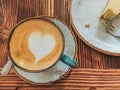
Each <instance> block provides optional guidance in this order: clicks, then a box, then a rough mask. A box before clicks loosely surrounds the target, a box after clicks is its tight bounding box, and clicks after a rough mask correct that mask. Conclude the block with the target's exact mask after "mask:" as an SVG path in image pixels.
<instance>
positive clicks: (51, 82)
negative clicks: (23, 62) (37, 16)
mask: <svg viewBox="0 0 120 90" xmlns="http://www.w3.org/2000/svg"><path fill="white" fill-rule="evenodd" d="M44 17H45V18H50V19H56V20H58V21H60V22H61V23H62V24H64V25H65V26H67V28H68V30H69V31H70V33H71V35H72V37H73V39H74V42H75V53H74V57H73V58H74V59H75V60H76V59H77V52H78V47H77V39H76V37H75V34H74V30H72V29H71V28H70V26H68V25H67V24H66V23H65V22H64V21H61V20H60V19H58V18H55V17H50V16H49V17H48V16H43V18H44ZM76 61H78V60H76ZM13 69H14V71H15V74H16V75H17V76H18V77H19V78H21V79H22V80H24V81H25V82H28V83H29V84H33V85H49V84H53V83H55V82H57V81H59V80H61V79H62V78H64V77H65V76H66V75H67V74H69V72H70V71H71V69H72V68H71V67H69V69H68V71H66V72H65V74H63V75H62V76H60V77H59V78H58V79H57V80H54V81H49V82H46V83H37V82H33V81H31V80H29V79H26V78H25V77H23V76H22V75H20V74H19V73H18V71H17V70H16V69H15V66H14V65H13Z"/></svg>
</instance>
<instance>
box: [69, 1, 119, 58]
mask: <svg viewBox="0 0 120 90" xmlns="http://www.w3.org/2000/svg"><path fill="white" fill-rule="evenodd" d="M108 1H109V0H72V5H71V15H72V19H73V23H74V27H75V28H76V30H75V31H76V33H77V34H78V36H79V37H80V38H81V39H82V40H83V41H84V42H85V43H86V44H87V45H89V46H91V47H92V48H94V49H96V50H98V51H100V52H103V53H106V54H109V55H115V56H120V38H116V37H114V36H112V35H110V34H108V33H107V32H106V30H105V27H104V26H103V25H101V24H100V23H99V18H100V16H101V14H102V12H103V10H104V8H105V6H106V4H107V2H108ZM86 24H90V27H88V28H87V27H85V25H86Z"/></svg>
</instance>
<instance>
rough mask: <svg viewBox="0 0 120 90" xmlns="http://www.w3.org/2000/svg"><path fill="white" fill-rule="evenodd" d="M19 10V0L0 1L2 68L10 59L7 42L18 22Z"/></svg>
mask: <svg viewBox="0 0 120 90" xmlns="http://www.w3.org/2000/svg"><path fill="white" fill-rule="evenodd" d="M13 2H14V3H13ZM17 10H18V0H0V67H2V66H4V65H5V63H6V61H7V58H8V54H7V40H8V37H9V34H10V31H11V29H12V27H13V26H14V25H15V24H16V21H17Z"/></svg>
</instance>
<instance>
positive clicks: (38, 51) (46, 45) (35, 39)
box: [28, 32, 56, 62]
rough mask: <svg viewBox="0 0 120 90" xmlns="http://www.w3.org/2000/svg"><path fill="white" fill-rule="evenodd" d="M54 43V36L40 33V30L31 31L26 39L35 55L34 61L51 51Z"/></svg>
mask: <svg viewBox="0 0 120 90" xmlns="http://www.w3.org/2000/svg"><path fill="white" fill-rule="evenodd" d="M55 44H56V41H55V37H53V36H52V35H50V34H46V35H42V33H40V32H34V33H32V34H31V35H30V36H29V39H28V46H29V49H30V50H31V52H32V53H33V55H34V56H35V61H36V62H38V61H39V60H41V59H42V58H43V57H45V56H46V55H48V54H49V53H51V52H52V51H53V49H54V47H55Z"/></svg>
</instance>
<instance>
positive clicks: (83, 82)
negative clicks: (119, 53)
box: [0, 68, 120, 90]
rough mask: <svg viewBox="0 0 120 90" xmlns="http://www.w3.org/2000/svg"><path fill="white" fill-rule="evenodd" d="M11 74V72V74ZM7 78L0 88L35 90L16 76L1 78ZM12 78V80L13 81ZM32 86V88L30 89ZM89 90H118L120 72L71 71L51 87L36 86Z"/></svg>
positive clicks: (102, 70) (45, 86) (101, 70)
mask: <svg viewBox="0 0 120 90" xmlns="http://www.w3.org/2000/svg"><path fill="white" fill-rule="evenodd" d="M12 73H13V72H12ZM0 78H4V79H5V78H7V79H8V80H7V79H5V80H3V81H1V80H0V86H2V87H5V86H11V87H20V88H22V89H23V90H24V89H27V88H36V87H34V86H35V85H31V84H28V83H27V82H25V81H23V80H21V79H19V78H18V77H17V76H15V75H13V77H12V76H9V75H7V76H5V77H4V76H1V75H0ZM13 78H14V79H13ZM29 86H30V87H29ZM31 86H32V87H31ZM63 87H64V89H73V88H74V89H81V90H82V89H90V88H92V87H94V88H96V89H97V90H99V89H108V90H111V89H120V70H119V69H117V70H116V69H82V68H77V69H73V70H72V71H71V72H70V74H69V75H67V76H66V77H65V78H64V79H62V80H59V81H57V82H56V83H54V84H52V85H37V88H36V89H38V88H41V89H48V88H49V89H53V88H54V89H56V88H57V89H58V88H59V89H62V88H63Z"/></svg>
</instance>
